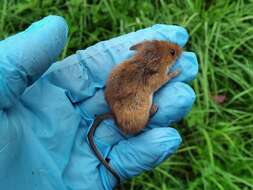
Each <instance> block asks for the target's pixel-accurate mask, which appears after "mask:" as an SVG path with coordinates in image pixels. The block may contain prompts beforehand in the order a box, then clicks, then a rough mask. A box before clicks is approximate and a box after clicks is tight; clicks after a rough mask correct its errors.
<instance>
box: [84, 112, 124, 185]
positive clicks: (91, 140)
mask: <svg viewBox="0 0 253 190" xmlns="http://www.w3.org/2000/svg"><path fill="white" fill-rule="evenodd" d="M112 118H113V115H112V114H111V113H105V114H102V115H98V116H96V119H95V121H94V123H93V124H92V126H91V128H90V130H89V132H88V141H89V144H90V147H91V149H92V150H93V152H94V154H95V155H96V157H97V158H98V160H99V161H100V162H101V163H102V164H103V165H104V167H105V168H106V169H107V170H108V171H110V172H111V174H112V175H113V176H114V177H115V178H116V179H117V181H118V184H120V183H121V180H120V177H119V175H118V174H117V173H116V172H115V171H114V169H113V168H112V167H111V166H110V164H109V162H108V161H106V160H105V159H104V158H103V156H102V154H101V153H100V152H99V150H98V149H97V146H96V144H95V142H94V134H95V132H96V129H97V128H98V126H99V125H100V123H101V122H102V121H103V120H106V119H112Z"/></svg>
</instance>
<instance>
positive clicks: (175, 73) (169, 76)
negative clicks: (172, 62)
mask: <svg viewBox="0 0 253 190" xmlns="http://www.w3.org/2000/svg"><path fill="white" fill-rule="evenodd" d="M180 72H181V70H180V69H177V70H176V71H173V72H169V73H168V75H167V76H168V80H169V79H172V78H174V77H176V76H177V75H179V74H180Z"/></svg>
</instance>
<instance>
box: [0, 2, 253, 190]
mask: <svg viewBox="0 0 253 190" xmlns="http://www.w3.org/2000/svg"><path fill="white" fill-rule="evenodd" d="M64 2H65V1H61V0H55V1H53V0H44V1H36V0H23V1H18V0H15V1H14V0H0V38H4V37H7V36H9V35H10V34H13V33H16V32H17V31H20V30H23V29H25V28H26V27H27V26H28V25H29V24H30V23H32V22H33V21H35V20H37V19H39V18H41V17H43V16H45V15H48V14H58V15H62V16H64V17H65V18H66V20H67V22H68V24H69V27H70V33H69V41H68V44H67V46H66V48H65V50H64V52H63V54H62V58H63V57H65V56H67V55H70V54H72V53H74V52H75V51H76V50H77V49H83V48H85V47H88V46H89V45H91V44H94V43H96V42H98V41H100V40H105V39H109V38H111V37H114V36H118V35H120V34H124V33H128V32H130V31H134V30H137V29H140V28H144V27H147V26H150V25H152V24H154V23H167V24H179V25H182V26H184V27H186V28H187V30H188V31H189V33H190V36H191V38H190V41H189V43H188V45H187V47H186V48H187V50H191V51H195V52H196V53H197V55H198V60H199V65H200V72H199V75H198V77H197V79H196V80H195V81H194V82H193V83H192V86H193V88H194V89H195V92H196V94H197V101H196V103H195V105H194V107H193V110H192V112H191V113H190V114H189V115H188V117H187V118H186V119H185V120H184V121H183V122H181V123H180V124H179V125H177V128H178V130H179V131H180V133H181V134H182V138H183V144H182V146H181V147H180V150H179V151H178V153H177V154H175V155H173V156H172V157H171V158H170V159H168V160H167V161H166V162H164V163H163V164H162V165H161V166H159V167H157V168H156V169H154V170H153V171H150V172H146V173H144V174H143V175H141V176H139V177H137V178H134V179H132V180H131V181H129V182H128V183H127V184H126V185H125V186H126V187H128V189H130V190H133V189H136V190H137V189H145V190H158V189H159V190H160V189H162V190H165V189H173V190H185V189H188V190H195V189H208V190H209V189H210V190H213V189H218V190H249V189H253V1H252V0H247V1H246V0H245V1H242V0H238V1H232V0H230V1H229V0H228V1H225V0H219V1H218V0H216V1H215V0H213V1H208V2H209V3H205V1H203V0H185V1H179V0H178V1H176V0H174V1H173V0H172V1H167V0H153V1H152V0H144V1H141V0H139V1H138V0H137V1H131V0H122V1H119V0H101V1H93V3H91V2H92V1H85V0H83V1H81V0H70V1H68V2H67V3H64ZM206 2H207V1H206ZM215 95H226V101H225V103H224V104H222V105H221V104H217V103H216V102H215V101H214V100H213V98H212V97H213V96H215Z"/></svg>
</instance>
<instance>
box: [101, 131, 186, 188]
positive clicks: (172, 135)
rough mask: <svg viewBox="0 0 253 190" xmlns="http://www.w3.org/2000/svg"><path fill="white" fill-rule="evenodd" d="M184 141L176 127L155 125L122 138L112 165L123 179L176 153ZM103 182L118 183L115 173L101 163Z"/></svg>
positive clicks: (110, 185)
mask: <svg viewBox="0 0 253 190" xmlns="http://www.w3.org/2000/svg"><path fill="white" fill-rule="evenodd" d="M180 143H181V137H180V135H179V134H178V132H177V131H176V130H175V129H173V128H155V129H151V130H149V131H146V132H144V133H142V134H140V135H138V136H136V137H132V138H129V139H126V140H122V141H120V142H119V143H118V144H117V145H115V146H114V147H113V149H112V150H111V152H110V154H109V156H108V158H109V160H110V165H111V166H112V167H113V168H114V170H115V171H116V172H117V174H119V176H120V178H121V179H122V181H124V180H126V179H129V178H131V177H133V176H136V175H139V174H140V173H141V172H143V171H147V170H151V169H152V168H153V167H155V166H157V165H159V164H160V163H161V162H163V161H164V160H165V159H166V158H167V157H168V156H170V155H171V154H172V153H174V152H175V151H176V150H177V148H178V147H179V145H180ZM100 171H101V172H102V174H105V175H102V176H103V179H102V181H103V184H104V185H105V186H106V189H110V188H112V187H114V186H115V185H116V183H117V181H116V179H115V178H114V177H113V176H112V174H111V173H110V172H109V171H108V170H106V169H105V168H104V166H102V165H101V167H100Z"/></svg>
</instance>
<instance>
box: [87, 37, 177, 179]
mask: <svg viewBox="0 0 253 190" xmlns="http://www.w3.org/2000/svg"><path fill="white" fill-rule="evenodd" d="M130 50H134V51H135V54H134V55H133V56H132V57H131V58H129V59H128V60H126V61H124V62H122V63H121V64H119V65H117V66H116V67H115V68H114V69H113V70H112V72H111V73H110V75H109V78H108V80H107V83H106V88H105V100H106V102H107V103H108V106H109V108H110V110H111V113H106V114H102V115H98V116H96V119H95V121H94V123H93V125H92V127H91V129H90V131H89V133H88V140H89V143H90V146H91V148H92V149H93V151H94V153H95V154H96V156H97V158H98V159H99V160H100V161H101V162H102V164H103V165H104V166H105V167H106V168H107V169H108V170H109V171H110V172H111V173H112V174H113V175H114V176H115V177H116V179H117V180H118V182H119V183H120V177H119V176H118V174H117V173H116V172H115V171H114V170H113V168H112V167H111V166H110V165H109V163H108V162H107V161H106V160H105V159H104V158H103V156H102V155H101V153H100V152H99V151H98V149H97V147H96V145H95V143H94V139H93V137H94V133H95V130H96V129H97V127H98V126H99V124H100V122H102V121H103V120H104V119H109V118H113V119H114V120H115V122H116V124H117V126H118V127H119V128H120V129H121V130H122V131H123V133H125V134H136V133H138V132H140V131H141V130H142V129H143V128H144V127H145V126H146V124H147V123H148V121H149V118H150V117H151V116H152V115H154V114H155V113H156V111H157V110H158V106H156V105H155V104H153V103H152V102H153V94H154V93H155V92H156V91H157V90H158V89H159V88H160V87H161V86H162V85H164V84H165V83H167V82H168V81H169V80H170V79H172V78H174V77H175V76H177V75H178V74H179V73H180V71H179V70H176V71H169V69H170V68H171V66H172V65H173V64H174V63H175V61H176V59H177V58H178V57H179V56H180V54H181V52H182V49H181V47H180V46H178V45H176V44H173V43H170V42H167V41H160V40H150V41H143V42H141V43H138V44H136V45H134V46H132V47H130Z"/></svg>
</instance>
